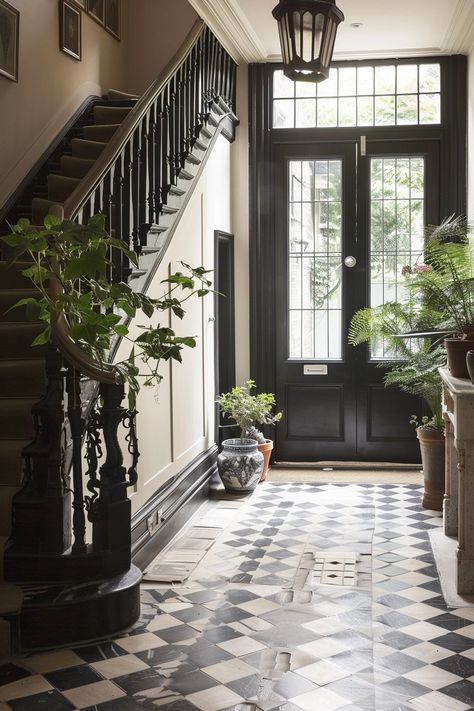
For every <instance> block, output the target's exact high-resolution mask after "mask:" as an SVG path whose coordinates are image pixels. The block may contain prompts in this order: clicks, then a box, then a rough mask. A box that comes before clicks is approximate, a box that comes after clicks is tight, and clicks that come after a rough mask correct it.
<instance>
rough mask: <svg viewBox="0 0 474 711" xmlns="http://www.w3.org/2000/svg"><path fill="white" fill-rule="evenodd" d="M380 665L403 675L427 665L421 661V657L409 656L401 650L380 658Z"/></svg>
mask: <svg viewBox="0 0 474 711" xmlns="http://www.w3.org/2000/svg"><path fill="white" fill-rule="evenodd" d="M380 666H382V667H385V668H386V669H391V670H392V671H395V672H397V674H400V675H402V674H406V673H407V672H410V671H413V670H414V669H418V668H419V667H422V666H425V665H424V662H420V660H419V659H415V658H414V657H409V656H408V655H407V654H402V653H401V652H396V653H395V654H388V655H387V656H386V657H383V658H382V659H381V660H380Z"/></svg>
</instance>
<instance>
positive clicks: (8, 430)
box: [0, 399, 36, 451]
mask: <svg viewBox="0 0 474 711" xmlns="http://www.w3.org/2000/svg"><path fill="white" fill-rule="evenodd" d="M35 403H36V399H33V400H26V399H25V400H21V399H17V400H14V399H11V400H10V399H2V400H0V451H1V440H2V439H15V438H16V439H28V438H29V437H31V438H33V435H34V428H33V418H32V416H31V408H32V407H33V405H34V404H35Z"/></svg>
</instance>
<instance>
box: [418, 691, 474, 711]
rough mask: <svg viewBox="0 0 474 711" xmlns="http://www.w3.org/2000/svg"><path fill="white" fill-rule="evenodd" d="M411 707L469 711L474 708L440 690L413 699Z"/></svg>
mask: <svg viewBox="0 0 474 711" xmlns="http://www.w3.org/2000/svg"><path fill="white" fill-rule="evenodd" d="M410 707H411V708H413V709H414V711H469V710H470V709H472V707H471V706H468V705H467V704H464V703H463V702H462V701H457V700H456V699H453V698H451V697H449V696H446V694H441V693H440V692H439V691H432V692H431V693H430V694H425V695H424V696H419V697H418V698H416V699H411V700H410Z"/></svg>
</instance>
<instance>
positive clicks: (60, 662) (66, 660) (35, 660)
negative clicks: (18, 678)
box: [22, 649, 84, 674]
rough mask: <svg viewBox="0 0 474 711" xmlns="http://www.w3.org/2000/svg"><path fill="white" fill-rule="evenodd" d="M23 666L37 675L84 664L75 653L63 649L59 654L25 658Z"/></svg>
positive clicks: (36, 655)
mask: <svg viewBox="0 0 474 711" xmlns="http://www.w3.org/2000/svg"><path fill="white" fill-rule="evenodd" d="M22 664H23V666H25V667H26V668H27V669H31V670H32V671H35V672H38V674H47V673H48V672H52V671H59V670H60V669H68V668H69V667H77V666H78V665H79V664H84V660H83V659H81V657H79V656H78V655H77V654H76V653H75V652H73V651H72V650H70V649H63V650H60V651H59V652H48V653H47V654H35V655H34V656H33V657H27V658H26V659H24V660H23V662H22Z"/></svg>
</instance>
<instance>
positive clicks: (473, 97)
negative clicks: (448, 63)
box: [467, 49, 474, 222]
mask: <svg viewBox="0 0 474 711" xmlns="http://www.w3.org/2000/svg"><path fill="white" fill-rule="evenodd" d="M467 81H468V95H467V112H468V114H467V120H468V137H467V145H468V151H467V214H468V218H469V220H470V221H471V222H472V221H474V151H473V150H472V148H473V147H474V49H473V50H472V51H471V53H470V54H469V57H468V74H467Z"/></svg>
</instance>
